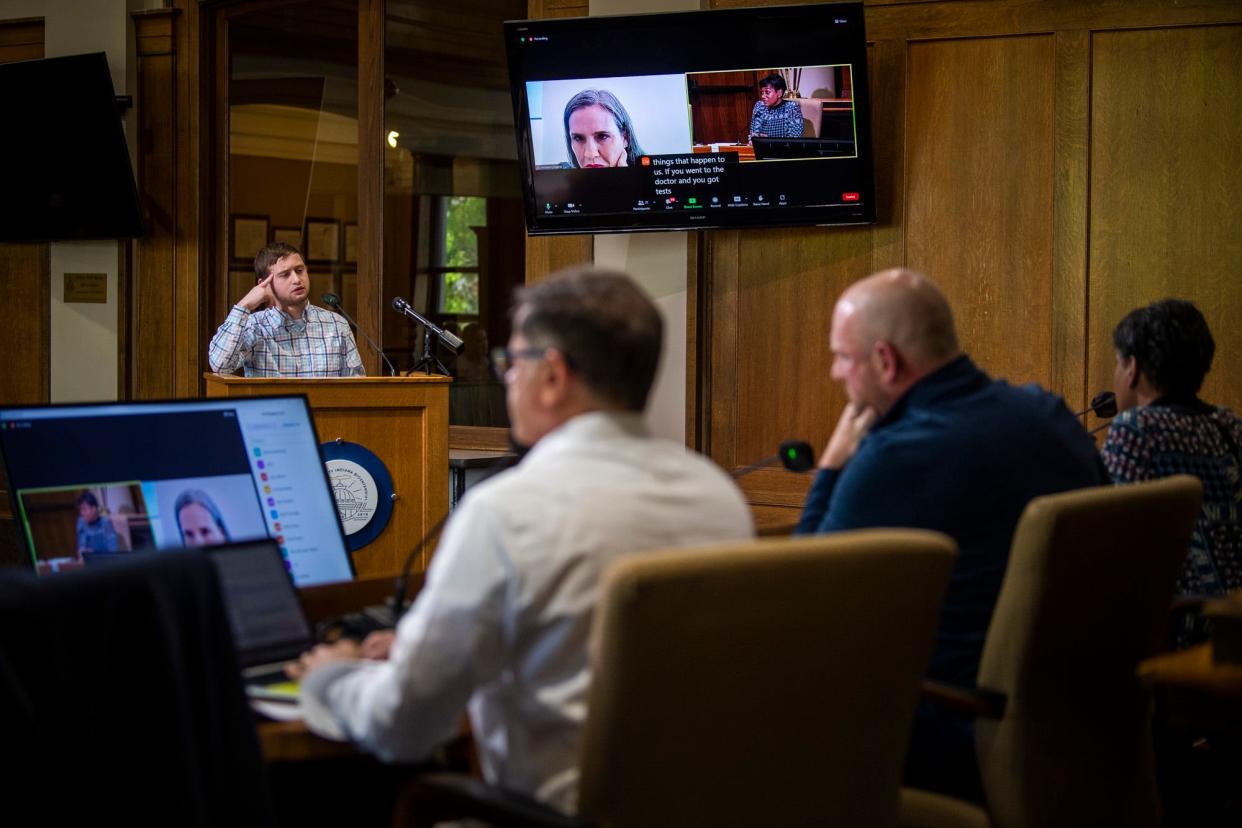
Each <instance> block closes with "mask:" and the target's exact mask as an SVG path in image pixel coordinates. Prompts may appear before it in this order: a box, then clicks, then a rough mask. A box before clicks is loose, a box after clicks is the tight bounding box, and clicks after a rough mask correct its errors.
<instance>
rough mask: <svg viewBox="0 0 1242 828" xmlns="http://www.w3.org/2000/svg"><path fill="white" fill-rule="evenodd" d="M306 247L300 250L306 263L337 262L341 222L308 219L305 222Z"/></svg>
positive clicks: (339, 256)
mask: <svg viewBox="0 0 1242 828" xmlns="http://www.w3.org/2000/svg"><path fill="white" fill-rule="evenodd" d="M305 236H306V247H305V249H303V250H302V253H303V254H304V256H305V258H306V261H307V262H308V263H310V262H324V263H329V262H338V261H340V259H341V221H340V219H333V218H308V219H307V220H306V233H305Z"/></svg>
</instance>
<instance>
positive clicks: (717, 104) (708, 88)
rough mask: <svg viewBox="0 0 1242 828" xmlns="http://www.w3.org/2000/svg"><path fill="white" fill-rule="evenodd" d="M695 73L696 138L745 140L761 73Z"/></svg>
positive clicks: (705, 140) (705, 141)
mask: <svg viewBox="0 0 1242 828" xmlns="http://www.w3.org/2000/svg"><path fill="white" fill-rule="evenodd" d="M692 77H693V85H692V86H691V88H690V106H691V108H692V118H693V123H694V127H693V131H694V140H695V141H696V142H697V143H700V144H724V143H733V142H738V141H740V142H745V141H746V138H747V136H746V133H747V131H748V129H749V125H750V113H751V110H752V109H753V108H754V105H755V99H756V98H757V97H758V85H759V73H758V72H755V71H748V72H704V73H702V74H697V75H694V76H692Z"/></svg>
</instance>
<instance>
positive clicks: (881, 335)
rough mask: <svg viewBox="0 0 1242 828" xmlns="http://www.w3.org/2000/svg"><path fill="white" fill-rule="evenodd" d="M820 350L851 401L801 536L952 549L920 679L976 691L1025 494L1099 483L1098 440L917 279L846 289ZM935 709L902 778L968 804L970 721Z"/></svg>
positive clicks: (877, 279)
mask: <svg viewBox="0 0 1242 828" xmlns="http://www.w3.org/2000/svg"><path fill="white" fill-rule="evenodd" d="M830 342H831V346H832V355H833V361H832V378H833V379H834V380H836V381H837V382H840V383H841V384H842V385H844V387H845V392H846V395H847V396H848V397H849V403H848V404H847V405H846V407H845V410H844V411H843V412H842V414H841V418H840V420H839V421H838V423H837V426H836V429H835V430H834V432H833V434H832V437H831V439H830V440H829V441H828V446H827V447H826V448H825V449H824V453H823V455H822V456H821V457H820V461H819V471H818V473H817V474H816V477H815V482H814V484H813V485H812V486H811V491H810V492H809V493H808V495H807V499H806V506H805V508H804V510H803V513H802V519H801V521H800V522H799V525H798V532H799V533H800V534H804V533H812V532H835V531H841V530H845V529H860V528H864V527H870V526H909V527H917V528H924V529H935V530H937V531H940V532H944V533H945V534H947V535H949V536H950V537H952V538H953V539H954V540H956V541H957V543H958V547H959V555H958V559H957V562H956V565H955V567H954V571H953V575H952V578H951V580H950V583H949V590H948V593H947V594H946V596H945V602H944V608H943V610H942V611H941V616H940V625H939V629H938V631H937V634H936V645H935V650H934V652H933V654H932V661H931V664H930V666H929V668H928V677H929V678H932V679H936V680H939V681H947V682H952V683H954V684H959V685H964V686H973V685H974V682H975V675H976V673H977V672H978V669H979V657H980V654H981V653H982V650H983V639H984V636H985V635H986V634H987V628H988V623H989V622H990V620H991V617H992V610H993V608H994V606H995V604H996V598H997V595H998V594H999V592H1000V584H1001V578H1002V577H1003V576H1004V574H1005V564H1006V562H1007V561H1008V557H1009V544H1010V541H1011V540H1012V537H1013V531H1014V528H1015V526H1016V525H1017V522H1018V517H1019V516H1020V515H1021V514H1022V510H1023V509H1024V508H1025V507H1026V504H1027V502H1029V501H1030V500H1031V498H1034V497H1037V496H1039V495H1043V494H1050V493H1052V492H1060V491H1066V490H1069V489H1076V488H1081V487H1084V486H1095V485H1103V484H1104V483H1105V482H1107V479H1108V478H1107V475H1106V473H1105V471H1104V468H1103V465H1102V463H1101V462H1100V459H1099V455H1098V453H1097V452H1096V449H1095V443H1094V442H1093V441H1092V440H1091V438H1090V437H1089V436H1088V435H1087V433H1086V431H1085V430H1084V429H1083V427H1082V425H1081V424H1080V423H1079V421H1078V420H1077V419H1076V418H1075V417H1074V416H1073V414H1071V413H1070V411H1069V409H1067V408H1066V407H1065V404H1064V402H1062V401H1061V399H1060V398H1058V397H1054V396H1052V395H1051V394H1049V393H1047V392H1046V391H1044V390H1042V389H1040V388H1039V387H1038V386H1035V385H1026V386H1022V387H1014V386H1011V385H1009V384H1008V383H1006V382H1003V381H995V380H992V379H991V378H990V377H988V375H987V374H985V373H984V372H983V371H981V370H979V368H978V367H976V366H975V364H974V363H973V362H972V361H971V360H970V357H968V356H966V355H965V354H963V353H962V351H961V348H960V347H959V345H958V342H957V334H956V332H955V329H954V325H953V313H952V311H951V310H950V308H949V303H948V301H947V300H946V299H945V297H944V294H943V293H941V292H940V289H939V288H937V287H936V285H935V284H933V283H932V282H931V281H930V280H929V279H927V277H925V276H923V275H921V274H919V273H915V272H913V271H910V270H887V271H882V272H880V273H876V274H873V275H871V276H868V277H867V278H866V279H863V280H862V281H860V282H857V283H855V284H853V285H851V286H850V287H849V288H848V289H847V290H846V291H845V292H844V293H843V294H842V295H841V298H840V299H839V300H838V301H837V305H836V308H835V309H834V310H833V314H832V331H831V334H830ZM936 713H937V712H936V711H935V710H932V709H921V710H920V711H919V716H918V718H917V720H916V724H915V732H914V738H913V740H912V743H911V753H910V757H909V760H908V764H907V775H906V782H907V784H911V785H915V786H917V787H923V788H930V789H933V790H941V791H945V792H948V793H953V794H956V795H959V796H971V797H976V798H977V797H979V796H980V793H979V788H978V779H977V771H976V770H975V766H974V745H973V741H974V740H973V733H972V731H971V729H970V725H969V723H968V722H963V721H961V720H948V719H947V718H946V719H944V720H942V719H940V718H939V717H938V716H937V714H936Z"/></svg>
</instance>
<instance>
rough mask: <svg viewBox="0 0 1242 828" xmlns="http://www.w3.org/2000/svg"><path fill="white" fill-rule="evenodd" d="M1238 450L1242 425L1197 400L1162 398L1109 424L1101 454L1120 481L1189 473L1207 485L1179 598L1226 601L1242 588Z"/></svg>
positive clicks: (1230, 415) (1240, 462) (1180, 580)
mask: <svg viewBox="0 0 1242 828" xmlns="http://www.w3.org/2000/svg"><path fill="white" fill-rule="evenodd" d="M1239 445H1242V419H1240V418H1239V417H1238V416H1237V415H1236V414H1234V413H1233V412H1232V411H1230V410H1229V409H1227V408H1217V407H1213V406H1210V405H1208V404H1207V403H1204V402H1202V401H1200V400H1197V399H1196V400H1193V401H1191V402H1188V403H1181V402H1169V401H1164V400H1157V401H1156V402H1154V403H1152V404H1151V405H1146V406H1140V407H1137V408H1131V409H1129V410H1128V411H1124V412H1122V413H1121V414H1118V415H1117V418H1116V419H1115V420H1113V422H1112V425H1110V426H1109V429H1108V438H1107V439H1106V440H1105V441H1104V448H1103V449H1102V450H1101V451H1102V454H1103V456H1104V465H1105V466H1106V467H1107V468H1108V473H1109V474H1110V475H1112V478H1113V480H1114V481H1116V482H1118V483H1137V482H1139V481H1143V480H1155V479H1157V478H1161V477H1169V476H1171V475H1174V474H1191V475H1194V476H1195V477H1197V478H1199V480H1201V481H1202V482H1203V505H1202V507H1201V509H1200V511H1199V519H1198V520H1197V521H1196V522H1195V530H1194V536H1193V537H1192V538H1191V541H1190V553H1189V554H1188V555H1187V557H1186V563H1185V565H1184V566H1183V568H1182V573H1181V575H1180V576H1179V577H1178V579H1177V591H1178V593H1179V594H1181V595H1223V594H1224V593H1225V592H1228V591H1229V590H1232V589H1237V588H1239V587H1242V520H1240V519H1239V500H1242V486H1240V485H1239V465H1242V460H1240V458H1239V454H1238V446H1239Z"/></svg>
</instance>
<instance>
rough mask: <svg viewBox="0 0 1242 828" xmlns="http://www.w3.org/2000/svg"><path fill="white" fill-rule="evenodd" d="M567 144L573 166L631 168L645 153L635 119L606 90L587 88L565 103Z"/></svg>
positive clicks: (584, 167)
mask: <svg viewBox="0 0 1242 828" xmlns="http://www.w3.org/2000/svg"><path fill="white" fill-rule="evenodd" d="M565 147H566V149H567V150H568V151H569V163H570V166H571V167H575V168H581V169H602V168H604V167H632V166H636V165H637V163H638V162H637V159H638V157H639V156H641V155H642V154H643V150H642V147H640V146H639V145H638V138H637V137H636V136H635V135H634V122H633V121H631V120H630V114H629V113H628V112H626V111H625V107H624V106H622V105H621V101H619V100H617V96H616V95H614V94H612V93H611V92H609V91H608V90H607V89H584V90H582V91H581V92H579V93H578V94H577V95H574V96H573V97H572V98H570V99H569V103H567V104H565Z"/></svg>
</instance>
